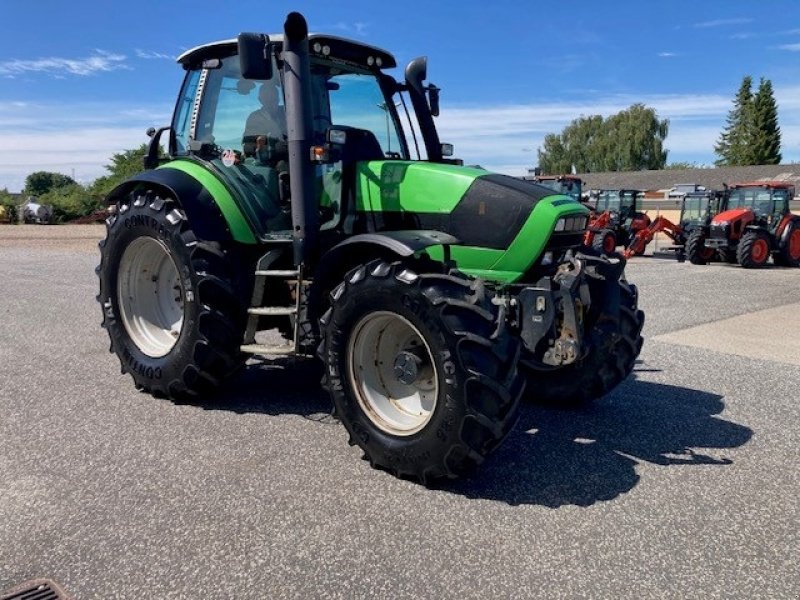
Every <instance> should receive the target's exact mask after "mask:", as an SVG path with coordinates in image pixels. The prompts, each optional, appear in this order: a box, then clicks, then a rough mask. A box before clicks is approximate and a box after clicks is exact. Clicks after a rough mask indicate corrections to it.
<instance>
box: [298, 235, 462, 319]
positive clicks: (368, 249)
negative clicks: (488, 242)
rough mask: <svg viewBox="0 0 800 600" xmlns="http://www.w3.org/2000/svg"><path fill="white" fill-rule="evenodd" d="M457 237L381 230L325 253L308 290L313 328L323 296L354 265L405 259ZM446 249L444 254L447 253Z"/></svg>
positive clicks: (320, 310) (343, 243)
mask: <svg viewBox="0 0 800 600" xmlns="http://www.w3.org/2000/svg"><path fill="white" fill-rule="evenodd" d="M458 243H460V242H459V240H458V238H456V237H454V236H452V235H450V234H449V233H443V232H441V231H429V230H413V231H384V232H380V233H362V234H358V235H354V236H352V237H349V238H347V239H345V240H344V241H342V242H339V243H338V244H336V245H335V246H334V247H333V248H331V249H330V250H328V251H327V252H325V254H323V255H322V257H321V258H320V260H319V263H318V265H317V268H316V269H315V270H314V272H315V276H314V280H313V283H312V285H311V287H310V289H309V293H308V310H309V316H310V317H311V323H312V327H316V322H317V319H318V318H319V317H321V316H322V314H321V313H322V312H324V310H325V308H324V304H325V303H324V299H325V295H326V294H327V293H329V292H330V291H331V290H332V289H333V288H334V287H335V286H336V285H337V284H338V283H339V282H340V281H341V280H342V278H343V277H344V275H345V274H346V273H347V272H348V271H350V269H353V268H354V267H357V266H358V265H361V264H364V263H367V262H369V261H370V260H373V259H375V258H382V259H384V260H388V261H392V260H398V259H400V258H408V257H409V256H413V255H414V254H416V253H417V252H420V251H421V250H424V249H425V248H429V247H431V246H445V247H447V246H452V245H454V244H458ZM447 255H448V254H447V252H445V256H447Z"/></svg>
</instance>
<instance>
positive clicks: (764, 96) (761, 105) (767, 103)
mask: <svg viewBox="0 0 800 600" xmlns="http://www.w3.org/2000/svg"><path fill="white" fill-rule="evenodd" d="M750 159H751V160H752V163H751V164H754V165H778V164H780V162H781V129H780V127H778V106H777V104H776V103H775V96H774V94H773V91H772V82H771V81H770V80H769V79H764V78H763V77H762V78H761V82H760V83H759V85H758V91H757V92H756V95H755V98H754V99H753V140H752V143H751V152H750Z"/></svg>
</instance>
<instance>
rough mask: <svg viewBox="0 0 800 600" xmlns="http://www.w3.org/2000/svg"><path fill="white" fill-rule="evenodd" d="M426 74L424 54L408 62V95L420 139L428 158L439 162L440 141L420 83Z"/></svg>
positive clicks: (423, 87) (426, 59)
mask: <svg viewBox="0 0 800 600" xmlns="http://www.w3.org/2000/svg"><path fill="white" fill-rule="evenodd" d="M427 76H428V58H427V57H426V56H420V57H418V58H415V59H414V60H412V61H411V62H410V63H408V66H407V67H406V83H407V84H408V95H409V96H410V97H411V104H412V105H413V106H414V112H415V113H417V122H418V123H419V128H420V132H421V133H422V141H423V142H424V143H425V150H426V152H427V153H428V160H429V161H431V162H441V161H442V143H441V141H439V134H438V133H436V125H435V124H434V122H433V116H432V115H431V110H430V107H429V106H428V100H427V98H426V96H425V86H424V85H423V84H422V82H423V81H425V78H426V77H427Z"/></svg>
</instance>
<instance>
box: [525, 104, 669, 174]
mask: <svg viewBox="0 0 800 600" xmlns="http://www.w3.org/2000/svg"><path fill="white" fill-rule="evenodd" d="M668 131H669V122H668V121H667V120H659V119H658V115H657V114H656V111H655V110H653V109H652V108H647V107H646V106H644V105H643V104H634V105H633V106H631V107H630V108H628V109H626V110H623V111H621V112H619V113H617V114H615V115H612V116H610V117H608V118H607V119H603V117H601V116H600V115H592V116H589V117H580V118H578V119H575V120H574V121H572V122H571V123H570V124H569V125H567V127H566V128H564V130H563V131H562V132H561V133H560V134H553V133H550V134H547V135H546V136H545V139H544V143H543V145H542V148H541V149H540V150H539V152H538V157H539V168H540V169H541V170H542V171H543V172H544V173H552V174H558V173H569V172H570V171H571V170H572V168H573V167H574V169H575V170H576V171H577V172H579V173H587V172H597V171H637V170H641V169H663V168H664V166H665V165H666V162H667V151H666V150H665V149H664V140H665V139H666V137H667V133H668Z"/></svg>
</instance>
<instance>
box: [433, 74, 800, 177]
mask: <svg viewBox="0 0 800 600" xmlns="http://www.w3.org/2000/svg"><path fill="white" fill-rule="evenodd" d="M775 99H776V102H777V103H778V111H779V119H780V123H781V132H782V135H783V139H782V141H783V143H782V149H783V156H784V160H785V161H790V160H799V159H800V86H794V87H789V88H776V90H775ZM732 100H733V96H732V95H730V96H728V95H721V94H697V95H692V94H683V95H677V94H674V95H665V94H660V95H643V96H630V95H625V96H622V95H620V96H612V97H602V96H598V97H596V98H595V99H593V100H592V99H587V101H586V102H574V103H558V104H555V103H539V104H525V105H513V106H511V105H497V106H485V107H477V106H475V107H455V108H450V107H447V106H445V107H444V109H443V110H442V115H441V117H439V119H438V120H437V124H438V126H439V130H440V136H441V138H442V140H443V141H447V142H451V143H453V144H455V151H456V156H458V157H460V158H463V159H464V161H465V163H466V164H480V165H481V166H484V167H486V168H488V169H491V170H495V171H499V172H503V173H508V174H510V175H523V174H525V173H526V171H527V169H529V168H531V167H533V166H534V165H535V164H536V162H537V155H536V153H535V152H531V151H530V150H531V148H533V149H537V148H540V147H541V145H542V143H543V141H544V136H545V135H546V134H547V133H560V132H561V131H562V130H563V128H564V127H565V126H566V125H568V124H569V122H570V121H572V120H573V119H576V118H578V117H580V116H588V115H594V114H599V115H603V116H604V117H606V116H609V115H611V114H614V113H617V112H619V111H621V110H624V109H626V108H628V107H629V106H630V105H631V104H633V103H635V102H641V103H643V104H645V105H647V106H649V107H652V108H654V109H656V111H657V112H658V115H659V117H660V118H662V119H663V118H667V119H669V121H670V128H669V135H668V136H667V139H666V142H665V146H666V148H667V149H668V150H669V151H670V154H669V160H670V161H676V160H688V161H695V162H702V163H713V161H714V143H715V142H716V140H717V138H718V137H719V134H720V132H721V131H722V128H723V127H724V125H725V118H726V116H727V114H728V111H729V110H730V109H731V106H732Z"/></svg>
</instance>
